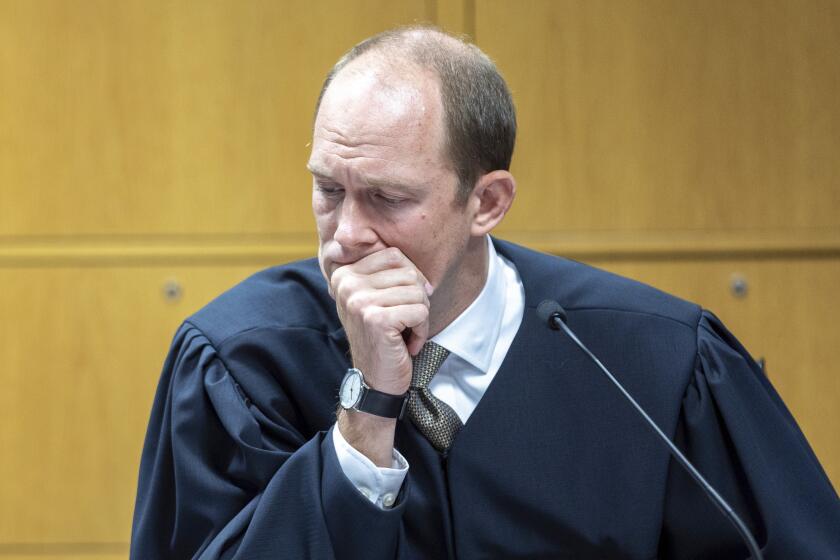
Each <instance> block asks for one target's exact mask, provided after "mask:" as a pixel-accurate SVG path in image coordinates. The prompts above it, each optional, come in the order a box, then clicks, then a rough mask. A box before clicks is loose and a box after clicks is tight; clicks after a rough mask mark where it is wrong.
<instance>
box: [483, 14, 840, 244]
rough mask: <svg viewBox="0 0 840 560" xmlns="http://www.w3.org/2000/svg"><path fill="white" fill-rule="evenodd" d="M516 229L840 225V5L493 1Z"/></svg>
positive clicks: (488, 43) (486, 40)
mask: <svg viewBox="0 0 840 560" xmlns="http://www.w3.org/2000/svg"><path fill="white" fill-rule="evenodd" d="M476 38H477V41H478V44H479V45H480V46H481V47H482V48H484V49H485V50H486V51H487V52H488V53H489V54H490V55H491V56H493V57H494V58H495V59H496V61H497V63H498V64H499V66H500V68H501V69H502V71H503V73H504V74H505V76H506V78H507V79H508V81H509V83H510V86H511V89H512V90H513V95H514V98H515V101H516V103H517V107H518V112H519V124H520V131H521V134H520V136H519V142H518V146H517V152H516V154H515V156H514V171H515V175H517V177H518V179H519V187H520V188H519V194H518V201H517V204H516V206H515V208H514V210H513V211H512V213H511V215H510V216H509V217H508V220H507V222H506V226H505V227H507V228H510V229H511V230H514V231H519V230H526V231H528V230H530V231H543V230H547V231H565V230H571V231H576V230H577V231H592V230H619V231H635V230H679V229H684V230H695V229H703V230H710V229H711V230H727V231H736V230H743V229H781V230H793V229H798V228H814V227H831V228H835V229H837V228H840V188H838V185H840V160H839V159H838V158H837V157H835V154H836V153H838V151H840V103H838V101H837V91H840V57H837V56H836V53H837V52H838V50H840V4H838V3H836V2H826V1H819V0H811V1H806V2H801V1H798V0H772V1H741V2H728V1H726V0H713V1H709V2H672V1H666V0H654V1H650V0H619V1H604V0H596V1H590V0H564V1H559V2H558V1H554V0H528V1H527V2H521V3H511V2H506V1H504V0H486V1H482V2H478V3H477V4H476Z"/></svg>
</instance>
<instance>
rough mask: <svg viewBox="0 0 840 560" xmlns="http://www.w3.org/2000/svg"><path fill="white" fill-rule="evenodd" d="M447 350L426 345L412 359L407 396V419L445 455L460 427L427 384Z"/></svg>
mask: <svg viewBox="0 0 840 560" xmlns="http://www.w3.org/2000/svg"><path fill="white" fill-rule="evenodd" d="M447 356H449V350H447V349H446V348H444V347H443V346H440V345H438V344H435V343H434V342H427V343H426V344H424V345H423V348H422V349H421V350H420V352H419V353H418V354H417V355H416V356H415V357H414V365H413V367H412V372H411V387H409V396H408V417H409V418H411V421H412V422H414V425H415V426H417V429H418V430H420V433H422V434H423V435H424V436H426V439H428V440H429V442H430V443H431V444H432V445H433V446H434V447H435V449H437V450H438V451H441V452H445V451H447V450H448V449H449V447H450V446H451V445H452V440H453V439H455V434H457V433H458V430H460V429H461V427H462V426H463V424H462V423H461V419H460V418H458V415H457V414H455V411H454V410H452V409H451V408H449V405H447V404H446V403H445V402H443V401H442V400H440V399H439V398H437V397H436V396H434V395H433V394H432V392H431V391H429V389H428V387H429V382H431V380H432V377H434V376H435V374H436V373H437V371H438V369H439V368H440V366H441V364H442V363H443V361H444V360H445V359H446V357H447Z"/></svg>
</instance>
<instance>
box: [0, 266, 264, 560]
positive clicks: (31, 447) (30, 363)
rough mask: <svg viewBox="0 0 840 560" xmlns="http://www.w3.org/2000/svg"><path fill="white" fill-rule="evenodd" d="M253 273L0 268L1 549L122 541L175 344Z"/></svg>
mask: <svg viewBox="0 0 840 560" xmlns="http://www.w3.org/2000/svg"><path fill="white" fill-rule="evenodd" d="M255 269H256V267H254V266H230V267H224V268H222V267H201V266H198V267H143V268H138V267H95V266H93V267H82V268H1V267H0V286H2V287H3V289H2V290H0V356H3V369H2V371H0V386H2V387H3V390H2V391H0V410H2V417H3V421H2V422H0V449H2V460H0V496H2V497H3V498H2V500H0V553H2V552H3V550H4V548H5V547H8V546H10V545H11V544H14V543H125V542H127V541H128V537H129V532H130V528H131V514H132V510H133V505H134V495H135V491H136V478H137V469H138V465H139V457H140V449H141V446H142V439H143V436H144V434H145V429H146V423H147V421H148V417H149V411H150V406H151V402H152V396H153V392H154V389H155V387H156V384H157V380H158V376H159V373H160V370H161V365H162V363H163V360H164V357H165V356H166V349H167V348H168V347H169V342H170V340H171V337H172V335H173V334H174V332H175V329H176V328H177V327H178V325H179V324H180V323H181V321H182V320H183V319H184V318H185V317H186V316H187V315H188V314H189V313H191V312H192V311H194V310H196V309H198V308H199V307H200V306H202V305H203V304H204V303H206V302H207V301H209V300H210V299H212V298H213V297H214V296H216V295H217V294H219V293H220V292H222V291H223V290H225V289H226V288H228V287H230V286H231V285H233V284H234V283H236V282H237V281H238V280H240V279H242V278H244V277H245V276H247V275H249V274H250V273H251V272H252V271H253V270H255ZM170 279H176V280H178V281H179V282H180V285H181V286H182V288H183V292H182V294H183V295H182V297H181V299H180V300H178V301H174V302H170V301H168V300H166V299H165V298H164V294H163V287H164V285H165V284H166V282H167V281H169V280H170ZM0 555H2V554H0Z"/></svg>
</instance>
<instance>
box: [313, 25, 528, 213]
mask: <svg viewBox="0 0 840 560" xmlns="http://www.w3.org/2000/svg"><path fill="white" fill-rule="evenodd" d="M365 53H371V54H385V55H387V57H388V59H391V58H392V57H394V56H397V57H400V56H401V57H402V58H403V59H404V60H407V61H409V62H411V63H413V64H415V65H417V66H419V67H420V68H423V69H429V70H432V71H433V72H435V74H436V75H437V77H438V80H439V82H440V95H441V103H442V105H443V111H444V127H445V146H444V154H445V155H446V156H448V157H449V160H450V163H451V164H452V166H453V168H454V171H455V173H456V174H457V176H458V193H457V195H456V200H458V201H459V202H461V203H465V202H466V200H467V198H468V197H469V194H470V193H471V192H472V189H473V186H474V185H475V182H476V181H477V180H478V177H479V176H480V175H482V174H484V173H488V172H490V171H494V170H496V169H504V170H509V169H510V161H511V158H512V157H513V148H514V144H515V143H516V110H515V109H514V106H513V99H512V98H511V95H510V91H509V90H508V87H507V84H506V83H505V80H504V78H502V76H501V74H500V73H499V71H498V69H497V68H496V65H495V64H493V61H492V60H490V58H489V57H488V56H487V55H486V54H484V53H483V52H482V51H481V49H479V48H478V47H476V46H475V45H472V44H470V43H467V42H466V41H465V40H463V39H461V38H459V37H455V36H453V35H450V34H448V33H445V32H443V31H441V30H440V29H438V28H436V27H433V26H410V27H401V28H397V29H392V30H388V31H384V32H382V33H379V34H377V35H374V36H372V37H370V38H368V39H365V40H364V41H362V42H361V43H359V44H357V45H356V46H354V47H353V48H352V49H350V50H349V51H348V52H347V53H345V54H344V56H342V57H341V58H340V59H339V61H338V62H337V63H336V64H335V66H333V67H332V69H331V70H330V72H329V74H327V77H326V79H325V80H324V85H323V86H322V87H321V93H320V95H319V96H318V102H317V104H316V106H315V116H316V118H317V115H318V110H319V109H320V107H321V101H322V100H323V98H324V94H325V93H326V91H327V88H328V87H329V86H330V84H331V83H332V81H333V79H334V78H335V77H336V75H338V73H339V72H341V70H342V69H343V68H344V67H345V66H347V64H349V63H350V62H351V61H353V60H355V59H357V58H359V57H360V56H361V55H363V54H365Z"/></svg>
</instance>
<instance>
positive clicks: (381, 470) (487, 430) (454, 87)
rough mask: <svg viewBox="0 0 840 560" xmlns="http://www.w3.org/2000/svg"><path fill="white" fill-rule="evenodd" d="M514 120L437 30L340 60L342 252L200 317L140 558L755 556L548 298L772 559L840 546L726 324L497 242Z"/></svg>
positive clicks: (144, 489)
mask: <svg viewBox="0 0 840 560" xmlns="http://www.w3.org/2000/svg"><path fill="white" fill-rule="evenodd" d="M515 131H516V122H515V115H514V110H513V104H512V102H511V98H510V94H509V92H508V89H507V87H506V85H505V83H504V81H503V80H502V78H501V76H500V75H499V73H498V72H497V70H496V69H495V67H494V65H493V64H492V63H491V61H490V60H489V59H488V58H487V57H486V56H485V55H484V54H483V53H482V52H481V51H480V50H478V49H477V48H476V47H474V46H472V45H468V44H465V43H463V42H461V41H460V40H458V39H455V38H453V37H450V36H448V35H445V34H443V33H441V32H439V31H437V30H434V29H429V28H410V29H400V30H396V31H390V32H386V33H383V34H381V35H377V36H375V37H373V38H370V39H368V40H366V41H364V42H362V43H360V44H359V45H357V46H356V47H354V48H353V49H352V50H351V51H350V52H349V53H348V54H347V55H345V56H344V57H343V58H342V59H341V60H340V61H339V62H338V63H337V65H336V66H335V68H334V69H333V70H332V71H331V72H330V74H329V76H328V77H327V79H326V82H325V84H324V88H323V90H322V93H321V96H320V98H319V100H318V108H317V113H316V119H315V124H314V138H313V142H312V152H311V156H310V159H309V162H308V167H309V170H310V171H311V173H312V176H313V187H312V208H313V212H314V215H315V220H316V223H317V228H318V235H319V238H320V247H319V251H318V258H317V260H316V259H311V260H307V261H302V262H297V263H293V264H290V265H286V266H280V267H275V268H271V269H268V270H265V271H263V272H260V273H258V274H256V275H254V276H253V277H251V278H249V279H247V280H245V281H244V282H242V283H241V284H240V285H238V286H236V287H234V288H233V289H231V290H230V291H228V292H227V293H225V294H223V295H221V296H220V297H219V298H218V299H216V300H215V301H213V302H212V303H210V304H209V305H208V306H206V307H205V308H204V309H202V310H201V311H199V312H198V313H196V314H195V315H193V316H192V317H190V318H189V319H187V320H186V321H185V322H184V324H183V325H182V326H181V328H180V329H179V331H178V333H177V334H176V336H175V340H174V342H173V344H172V348H171V350H170V353H169V357H168V358H167V360H166V363H165V366H164V370H163V374H162V376H161V380H160V385H159V388H158V392H157V395H156V398H155V402H154V407H153V409H152V413H151V420H150V422H149V428H148V434H147V437H146V443H145V448H144V451H143V456H142V463H141V466H140V482H139V488H138V494H137V503H136V509H135V514H134V524H133V534H132V543H131V555H132V557H133V558H136V559H138V560H139V559H143V560H145V559H154V558H202V559H217V558H242V559H248V560H255V559H262V558H265V559H283V558H290V559H302V558H314V559H333V558H337V559H369V560H379V559H383V560H384V559H389V560H390V559H395V558H400V559H408V558H424V559H454V558H461V559H478V558H494V559H504V558H528V559H534V558H575V559H579V558H630V559H640V560H641V559H650V558H716V559H724V558H745V557H747V555H748V553H747V551H746V548H745V547H744V545H743V544H742V542H741V540H740V538H739V536H738V534H737V532H736V531H735V529H733V527H732V526H731V525H730V524H729V523H728V522H727V521H726V520H725V519H724V518H723V517H722V516H721V515H720V514H719V512H718V511H717V510H716V509H715V506H713V505H712V504H711V503H710V502H709V501H708V500H707V498H706V496H705V495H704V494H703V492H702V491H701V490H700V489H699V488H698V487H696V486H695V484H694V483H693V482H692V481H691V479H690V478H689V477H688V476H687V475H686V474H685V473H684V472H683V471H682V469H681V468H680V467H679V466H678V465H677V464H675V463H674V462H672V461H671V459H670V456H669V454H668V451H667V450H666V448H665V447H664V446H663V445H662V444H661V443H660V442H658V441H656V440H655V439H654V438H653V437H652V435H651V433H650V431H649V430H648V428H647V427H646V426H645V425H644V424H643V423H642V421H641V420H640V419H639V417H638V415H637V413H636V412H635V411H634V410H633V409H632V408H631V407H630V406H629V405H628V404H627V403H626V402H624V401H623V400H622V398H621V397H620V395H618V393H617V392H616V391H615V389H614V388H613V387H612V386H611V385H610V384H609V382H608V381H607V380H606V379H605V378H604V377H603V376H602V375H601V374H600V373H599V372H598V370H597V369H596V366H595V365H594V364H593V363H592V362H591V361H590V360H589V358H588V357H587V356H586V355H585V354H584V353H583V352H581V351H580V349H578V348H577V347H576V346H575V345H574V344H573V343H572V342H571V341H570V340H569V339H568V338H567V337H563V336H559V335H558V334H557V333H556V332H554V331H552V330H550V329H549V328H548V326H547V325H546V323H545V321H544V320H541V319H540V318H539V317H538V315H537V313H536V307H537V306H538V304H539V303H540V302H541V301H543V300H545V299H550V300H555V301H557V302H559V303H560V304H561V305H562V306H563V307H564V308H565V310H566V312H567V314H568V324H569V325H570V326H571V327H572V328H573V329H574V330H575V331H576V332H577V334H578V336H579V337H580V338H581V339H582V340H583V341H584V342H585V343H586V344H587V345H588V346H589V347H590V348H591V349H592V350H593V352H594V353H595V354H596V355H598V356H599V357H600V359H601V360H602V361H603V362H604V363H605V364H606V365H607V366H608V367H610V368H611V369H613V370H614V371H615V373H616V375H617V377H618V378H619V380H620V381H621V382H622V383H623V384H624V385H625V387H626V388H627V389H628V390H629V392H630V393H631V394H633V395H634V396H635V398H636V399H637V400H638V401H639V403H640V404H641V405H642V406H643V407H644V408H645V409H646V410H647V411H648V412H649V414H650V415H651V416H652V418H653V419H654V420H655V421H656V422H657V423H658V424H659V426H661V427H662V429H663V430H664V432H665V433H666V434H667V435H668V436H669V437H671V438H672V439H673V440H674V442H675V443H676V444H677V445H678V446H679V447H680V448H681V449H682V450H683V451H684V452H685V454H686V455H687V456H688V458H689V459H691V460H692V461H693V462H694V463H695V464H696V465H697V466H698V468H699V470H700V471H701V472H702V473H704V474H705V476H706V477H707V478H708V479H709V481H710V482H711V483H712V484H713V485H714V486H715V487H716V488H717V490H718V491H719V492H720V493H721V494H722V495H723V497H724V498H725V499H726V500H727V501H728V502H729V503H730V504H731V505H732V506H733V507H734V509H735V510H736V511H737V512H738V514H739V515H740V516H741V517H742V518H743V519H744V520H745V522H746V524H747V526H748V527H749V528H750V530H751V531H752V533H753V534H754V535H755V538H756V540H757V542H758V544H759V545H760V546H761V547H762V549H763V551H764V557H765V558H767V559H787V560H789V559H797V558H802V559H817V558H837V557H840V505H838V498H837V495H836V493H835V491H834V490H833V488H832V486H831V484H830V482H829V480H828V478H827V477H826V475H825V473H824V472H823V470H822V468H821V467H820V465H819V463H818V461H817V459H816V458H815V456H814V454H813V453H812V451H811V449H810V448H809V446H808V443H807V442H806V441H805V438H804V437H803V436H802V434H801V432H800V430H799V429H798V427H797V425H796V423H795V421H794V419H793V418H792V417H791V415H790V413H789V412H788V411H787V409H786V408H785V406H784V404H783V403H782V401H781V400H780V398H779V396H778V395H777V394H776V392H775V391H774V390H773V388H772V387H771V385H770V383H769V381H768V380H767V378H766V377H765V376H764V375H763V373H762V371H761V369H760V368H759V367H758V366H756V364H755V362H754V361H753V360H752V358H750V356H749V354H748V353H747V351H746V350H745V349H744V348H743V347H742V346H741V345H740V344H739V343H738V342H737V341H736V340H735V338H734V337H733V336H732V335H731V334H729V332H727V330H726V328H725V327H724V326H723V325H722V324H721V323H720V321H718V320H717V319H716V318H715V317H714V316H713V315H712V314H711V313H709V312H707V311H704V310H702V309H700V308H699V307H697V306H696V305H693V304H691V303H688V302H685V301H681V300H679V299H677V298H674V297H672V296H669V295H666V294H664V293H662V292H659V291H657V290H655V289H653V288H651V287H648V286H645V285H642V284H639V283H637V282H634V281H631V280H627V279H624V278H620V277H617V276H614V275H611V274H608V273H606V272H602V271H599V270H596V269H593V268H590V267H588V266H585V265H582V264H579V263H575V262H571V261H568V260H564V259H562V258H557V257H552V256H548V255H544V254H539V253H536V252H533V251H530V250H528V249H525V248H523V247H519V246H516V245H513V244H511V243H507V242H504V241H502V240H499V239H495V238H492V237H490V232H491V231H492V230H493V228H494V227H495V226H496V225H498V224H499V223H500V222H501V220H502V218H503V217H504V215H505V213H506V212H507V210H508V209H509V208H510V206H511V203H512V202H513V199H514V194H515V191H516V183H515V180H514V177H513V176H512V175H511V173H510V172H509V167H510V160H511V156H512V152H513V146H514V137H515ZM336 410H337V412H336Z"/></svg>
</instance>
